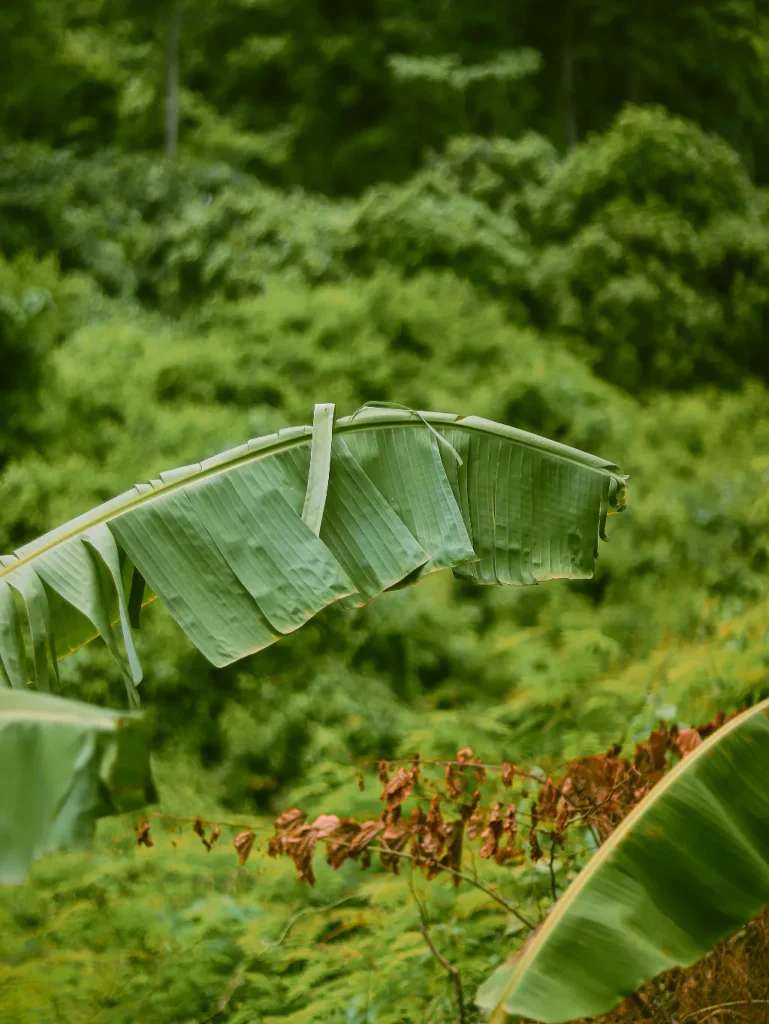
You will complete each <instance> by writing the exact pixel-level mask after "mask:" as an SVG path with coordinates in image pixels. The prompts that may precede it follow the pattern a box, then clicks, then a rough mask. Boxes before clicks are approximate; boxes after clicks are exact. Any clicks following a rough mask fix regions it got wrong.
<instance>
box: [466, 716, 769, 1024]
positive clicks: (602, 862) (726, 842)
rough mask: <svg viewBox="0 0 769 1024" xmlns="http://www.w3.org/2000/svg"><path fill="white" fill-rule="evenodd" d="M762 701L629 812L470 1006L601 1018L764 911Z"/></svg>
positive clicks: (768, 726)
mask: <svg viewBox="0 0 769 1024" xmlns="http://www.w3.org/2000/svg"><path fill="white" fill-rule="evenodd" d="M767 780H769V700H765V701H763V702H762V703H760V704H758V705H757V706H756V707H755V708H753V709H751V710H750V711H746V712H744V713H743V714H741V715H740V716H738V717H737V718H734V719H732V721H731V722H729V723H728V724H727V725H725V726H723V727H722V728H721V729H719V730H718V731H717V732H716V733H714V734H713V735H712V736H711V737H709V738H708V739H707V740H706V741H705V742H704V743H703V744H702V745H701V746H699V747H698V748H697V749H696V750H695V751H694V752H693V753H691V754H689V756H688V757H686V758H684V760H683V761H681V762H680V763H679V764H678V765H677V766H676V767H675V768H674V769H673V770H672V771H671V772H670V773H669V774H668V775H667V776H666V777H665V778H664V779H663V780H662V781H661V782H660V783H659V784H658V785H657V786H655V787H654V789H653V790H651V792H650V793H649V794H648V795H647V796H646V797H645V798H644V799H643V800H642V801H641V802H640V803H639V804H638V806H637V807H636V808H635V809H634V810H633V811H632V812H631V814H629V815H628V817H627V818H626V819H625V821H623V822H622V824H621V825H620V826H619V827H618V828H617V830H616V831H615V832H614V833H613V834H612V835H611V837H610V838H609V839H608V840H607V841H606V843H605V844H604V845H603V846H602V847H601V849H600V850H599V851H598V853H596V854H595V856H594V857H593V859H592V860H591V861H590V862H589V863H588V864H587V866H586V867H585V869H584V870H583V871H582V872H581V874H580V875H579V876H578V877H577V878H576V879H575V881H574V882H573V883H572V885H571V886H570V887H569V889H567V891H566V893H565V894H564V895H563V896H562V897H561V899H560V900H559V901H558V903H556V905H555V907H554V909H553V910H552V911H551V913H550V915H549V916H548V918H547V919H546V921H545V922H544V924H543V926H542V928H541V929H540V930H539V932H538V933H537V934H535V935H534V936H533V937H532V939H531V940H530V941H529V943H528V944H527V945H526V946H524V948H523V949H522V950H521V951H520V953H519V954H518V955H517V956H515V957H513V959H512V960H511V961H509V962H507V963H505V964H503V965H502V966H500V967H499V968H497V970H496V971H495V973H494V974H492V976H491V977H490V978H489V980H488V981H487V982H486V983H485V984H484V986H483V987H482V988H481V990H480V992H479V994H478V997H477V1001H478V1003H479V1005H481V1006H482V1007H483V1008H485V1009H487V1010H492V1011H495V1013H494V1017H493V1019H494V1020H500V1021H501V1020H504V1019H505V1018H506V1015H507V1014H520V1015H522V1016H525V1017H531V1018H534V1019H535V1020H538V1021H545V1022H547V1024H556V1022H560V1021H567V1020H571V1019H573V1018H575V1017H583V1016H593V1015H596V1014H600V1013H604V1012H606V1011H607V1010H610V1009H611V1008H612V1007H613V1006H614V1005H615V1004H616V1003H618V1002H619V1001H620V1000H621V999H622V998H623V997H625V996H627V995H629V994H630V993H632V992H634V991H635V990H636V989H637V988H638V987H639V985H641V983H642V982H644V981H646V980H647V979H648V978H651V977H653V976H654V975H655V974H658V973H659V972H660V971H664V970H666V969H667V968H670V967H674V966H685V965H687V964H691V963H694V961H695V960H698V959H699V958H700V957H701V956H703V955H704V954H705V953H706V952H707V951H708V950H709V949H710V948H711V947H712V946H713V945H714V944H715V943H716V942H717V941H718V940H719V939H721V938H723V937H724V936H726V935H728V934H729V933H730V932H731V931H734V929H736V928H737V927H739V925H741V924H742V923H743V922H745V921H747V920H748V919H749V918H750V917H752V916H753V915H754V914H756V913H757V912H758V911H759V910H760V909H761V908H762V907H764V906H766V905H767V904H769V786H768V785H767Z"/></svg>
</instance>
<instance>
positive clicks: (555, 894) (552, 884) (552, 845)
mask: <svg viewBox="0 0 769 1024" xmlns="http://www.w3.org/2000/svg"><path fill="white" fill-rule="evenodd" d="M555 846H556V836H555V833H553V837H552V839H551V840H550V859H549V860H548V862H547V870H548V871H549V872H550V895H551V896H552V897H553V903H555V901H556V900H557V899H558V889H557V887H556V884H555V867H554V863H555Z"/></svg>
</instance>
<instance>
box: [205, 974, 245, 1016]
mask: <svg viewBox="0 0 769 1024" xmlns="http://www.w3.org/2000/svg"><path fill="white" fill-rule="evenodd" d="M245 980H246V971H245V968H244V967H243V965H242V964H241V965H240V966H239V967H238V969H237V970H236V971H235V972H234V973H233V974H232V975H231V977H230V979H229V981H228V982H227V984H226V986H225V988H224V991H223V992H222V994H221V995H220V996H219V998H218V1000H217V1001H216V1009H215V1010H214V1012H213V1013H212V1014H211V1015H210V1017H204V1018H203V1020H201V1021H199V1022H198V1024H212V1022H213V1021H215V1020H216V1018H217V1017H219V1016H221V1014H223V1013H224V1011H225V1010H226V1009H227V1007H228V1006H229V1004H230V1002H231V1000H232V997H233V996H234V995H235V993H236V992H237V991H238V989H239V988H240V987H241V985H242V984H243V982H244V981H245Z"/></svg>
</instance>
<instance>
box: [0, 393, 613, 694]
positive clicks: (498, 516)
mask: <svg viewBox="0 0 769 1024" xmlns="http://www.w3.org/2000/svg"><path fill="white" fill-rule="evenodd" d="M439 441H440V443H439ZM623 480H624V478H623V477H622V476H621V474H620V473H619V471H618V469H617V467H616V466H615V465H613V464H612V463H609V462H606V461H605V460H603V459H600V458H598V457H596V456H593V455H588V454H586V453H584V452H580V451H577V450H576V449H573V448H568V447H566V446H565V445H560V444H557V443H556V442H553V441H548V440H547V439H545V438H541V437H537V436H535V435H533V434H527V433H526V432H524V431H520V430H516V429H514V428H512V427H506V426H503V425H501V424H498V423H493V422H491V421H489V420H482V419H478V418H477V417H465V418H460V417H457V416H454V415H451V414H447V413H419V414H416V413H413V412H410V411H408V410H406V411H403V410H395V409H372V408H365V409H363V410H360V411H359V412H358V413H356V414H355V415H354V416H352V417H348V418H346V419H342V420H339V421H338V422H337V423H336V424H334V422H333V406H319V407H317V409H316V413H315V419H314V425H313V427H304V426H302V427H290V428H288V429H285V430H281V431H279V432H278V433H277V434H273V435H270V436H268V437H263V438H258V439H256V440H253V441H249V442H247V443H246V444H244V445H241V446H240V447H239V448H236V449H233V450H231V451H228V452H223V453H222V454H220V455H217V456H215V457H214V458H212V459H207V460H206V461H204V462H202V463H200V464H196V465H192V466H184V467H181V468H180V469H176V470H171V471H169V472H167V473H161V475H160V479H159V480H153V481H151V482H150V483H148V484H138V485H137V486H136V487H134V488H133V489H132V490H130V491H128V492H126V493H125V494H122V495H120V496H119V497H117V498H113V499H112V500H111V501H109V502H107V503H105V504H104V505H100V506H99V507H97V508H95V509H93V510H91V511H90V512H87V513H85V514H84V515H82V516H79V517H77V518H76V519H74V520H72V521H71V522H69V523H67V524H65V525H64V526H61V527H59V528H58V529H56V530H53V531H52V532H51V533H49V534H46V535H45V536H43V537H41V538H39V539H38V540H36V541H34V542H32V543H31V544H28V545H26V546H25V547H23V548H20V549H19V550H18V551H16V552H15V553H14V554H13V555H11V556H6V557H5V558H4V559H3V566H2V568H0V682H4V683H6V684H10V685H11V686H17V687H18V686H22V685H25V684H26V683H27V682H32V683H34V684H35V685H37V686H46V685H48V683H49V680H50V679H52V678H54V677H55V672H54V669H55V664H56V654H58V656H59V657H61V656H63V655H64V654H66V653H67V652H68V651H70V650H73V649H74V648H76V647H77V646H79V645H81V644H82V643H83V642H85V641H86V640H88V639H89V638H91V637H92V636H94V635H95V634H98V635H101V636H102V638H103V639H104V640H105V642H106V644H107V645H108V647H109V648H110V650H111V651H112V652H113V654H114V655H115V657H116V658H117V660H118V661H119V663H120V664H121V666H122V668H123V672H124V675H125V678H126V682H127V687H128V691H129V696H133V693H134V690H133V688H134V686H135V684H136V683H138V681H139V680H140V678H141V670H140V668H139V665H138V659H137V657H136V652H135V649H134V645H133V640H132V636H131V626H130V624H129V619H130V618H131V615H130V614H129V610H128V607H127V605H128V601H127V599H126V592H127V591H128V590H131V592H132V593H133V594H134V595H136V594H138V593H141V590H140V589H137V587H136V582H137V580H136V574H137V573H138V574H139V575H140V577H141V578H143V580H144V581H146V584H147V586H148V588H149V590H150V591H151V592H152V594H154V595H155V596H156V597H157V598H158V599H159V600H160V601H161V602H162V603H163V604H164V605H165V606H166V607H167V608H168V610H169V612H170V613H171V615H172V616H173V617H174V619H175V620H176V621H177V623H178V624H179V625H180V626H181V628H182V629H183V630H184V632H185V633H186V634H187V636H188V637H189V639H190V640H191V641H192V643H193V644H194V645H195V646H196V647H197V648H198V649H199V650H200V651H201V652H202V653H203V654H204V655H205V656H206V657H207V658H208V659H209V660H210V661H211V662H212V663H213V664H214V665H226V664H229V663H230V662H232V661H235V660H237V659H238V658H242V657H244V656H245V655H247V654H250V653H253V652H255V651H258V650H261V649H262V648H264V647H266V646H268V645H269V644H271V643H273V642H274V641H275V640H277V639H279V638H280V637H281V636H283V635H285V634H287V633H290V632H292V631H293V630H295V629H298V628H299V627H300V626H302V625H303V624H304V623H305V622H307V621H308V620H309V619H310V618H312V617H313V616H314V615H316V614H317V613H318V612H319V611H320V610H321V609H323V608H325V607H326V606H327V605H329V604H332V603H333V602H336V601H340V600H343V601H345V602H353V603H356V604H363V603H365V602H367V601H369V600H371V598H373V597H374V596H376V595H377V594H379V593H381V592H382V591H383V590H386V589H388V588H390V587H393V586H396V585H398V584H400V583H402V582H404V581H406V582H411V581H413V580H415V579H417V578H418V577H419V576H420V575H422V574H424V573H425V572H430V571H433V570H436V569H441V568H452V569H453V570H454V572H455V573H456V574H457V575H458V576H462V577H466V578H469V579H473V580H475V581H477V582H479V583H505V584H526V583H535V582H540V581H544V580H549V579H555V578H559V577H562V578H571V579H584V578H587V577H589V576H591V575H592V573H593V568H594V560H595V557H596V555H597V547H598V537H599V534H600V533H601V532H602V524H603V521H604V519H605V515H606V511H607V509H608V507H609V506H610V505H611V506H613V507H621V500H622V498H621V495H622V493H623V489H624V488H623ZM139 582H140V581H139Z"/></svg>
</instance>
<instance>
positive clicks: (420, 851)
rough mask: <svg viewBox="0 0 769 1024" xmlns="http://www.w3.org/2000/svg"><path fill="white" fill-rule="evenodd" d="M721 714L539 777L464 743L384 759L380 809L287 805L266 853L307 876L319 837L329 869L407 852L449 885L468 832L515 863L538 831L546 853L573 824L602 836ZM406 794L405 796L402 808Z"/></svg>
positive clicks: (487, 850) (484, 852)
mask: <svg viewBox="0 0 769 1024" xmlns="http://www.w3.org/2000/svg"><path fill="white" fill-rule="evenodd" d="M724 720H725V718H724V716H723V715H721V716H719V717H718V718H717V719H714V720H713V721H712V722H708V723H707V724H706V725H704V726H701V727H699V728H696V729H682V730H679V729H678V728H677V727H676V726H672V727H668V726H666V725H661V726H660V727H659V728H658V729H655V730H654V731H653V732H652V733H651V734H650V735H649V737H648V738H647V739H646V740H644V741H643V742H642V743H639V744H638V745H637V747H636V749H635V751H634V752H633V754H632V756H630V757H623V756H621V755H620V751H619V748H618V747H612V748H611V749H610V750H608V751H607V752H606V753H605V754H601V755H594V756H591V757H583V758H576V759H575V760H573V761H570V762H569V763H568V764H566V765H564V766H562V768H561V769H560V770H559V771H557V772H554V773H553V774H552V775H549V776H546V777H540V776H539V775H533V774H531V773H528V772H526V771H523V770H522V769H520V768H519V767H516V766H515V765H514V764H513V763H512V762H510V761H503V762H502V763H501V764H499V765H486V764H483V763H482V762H481V761H480V759H479V758H478V757H476V755H475V752H474V751H473V750H472V749H471V748H470V747H463V748H462V749H461V750H459V751H457V754H456V757H455V758H454V759H453V760H451V761H426V760H423V759H421V758H420V757H419V756H418V755H417V756H415V757H413V758H410V759H409V760H408V761H406V762H405V763H401V762H393V761H384V760H382V761H379V762H378V763H377V774H378V777H379V781H380V783H381V785H382V791H381V794H380V800H381V803H382V804H383V809H382V811H381V813H380V814H379V816H378V817H371V818H370V819H366V820H362V821H359V820H357V819H355V818H352V817H349V816H342V815H337V814H322V815H320V816H319V817H317V818H316V819H315V820H314V821H312V822H308V821H307V820H306V815H305V814H304V812H303V811H301V810H299V809H298V808H291V809H289V810H287V811H284V812H283V813H282V814H281V815H279V816H278V818H277V819H276V820H275V835H274V836H273V838H272V840H271V841H270V845H269V853H270V855H271V856H273V857H278V856H281V855H283V856H287V857H290V858H291V860H292V861H293V862H294V865H295V867H296V871H297V874H298V876H299V878H300V879H301V880H303V881H306V882H309V883H310V884H311V885H312V884H313V883H314V881H315V873H314V871H313V863H312V862H313V856H314V854H315V850H316V846H317V844H318V843H319V842H322V843H323V844H324V846H325V854H326V861H327V862H328V864H330V865H331V867H333V868H335V869H337V868H339V867H341V866H342V864H344V862H345V861H346V860H357V861H359V862H360V863H361V864H362V865H363V866H364V867H368V866H369V864H370V863H371V858H372V855H373V854H377V855H378V857H379V863H380V865H381V867H382V868H384V869H385V870H387V871H392V872H393V873H395V874H397V873H398V870H399V868H400V864H401V861H402V860H403V859H404V858H405V859H408V860H410V861H411V862H412V863H413V864H414V865H415V866H416V867H418V868H420V869H421V870H422V871H423V873H424V874H425V876H426V877H427V878H428V879H431V878H435V877H436V875H438V874H440V873H441V872H442V871H448V872H449V873H450V874H451V875H452V877H453V880H454V883H455V884H458V883H459V881H460V869H461V864H462V851H463V847H464V845H465V843H466V842H467V841H469V842H479V846H478V849H477V852H478V855H479V857H480V858H481V859H484V860H493V861H494V862H495V863H496V864H506V863H514V864H515V863H521V862H522V861H524V860H525V859H526V858H527V857H528V858H529V859H530V860H531V861H532V862H536V861H539V860H540V859H542V857H543V856H544V853H543V842H544V841H545V840H546V842H547V846H546V849H547V850H549V851H551V860H552V856H553V855H554V851H555V849H556V848H557V847H559V846H562V845H563V843H564V836H565V833H566V832H567V830H568V829H569V828H570V827H572V826H579V827H582V828H589V829H590V830H591V831H592V833H593V835H594V837H595V839H596V841H598V842H603V841H604V840H605V839H606V838H607V837H608V836H609V835H610V834H611V833H612V832H613V830H614V829H615V828H616V826H617V825H618V824H619V822H620V821H621V820H622V819H623V818H624V817H625V815H626V814H627V813H628V811H630V810H631V808H632V807H634V806H635V804H636V803H638V801H639V800H640V799H641V798H642V797H643V796H644V795H645V794H646V793H647V792H648V791H649V790H650V789H651V788H652V786H654V785H655V784H656V783H657V782H658V781H659V780H660V778H661V777H662V776H663V775H664V774H665V772H666V771H667V770H668V769H669V768H670V767H671V766H672V764H673V763H675V761H676V760H678V759H680V758H681V757H684V756H686V754H688V753H690V752H691V751H692V750H694V749H695V748H696V747H697V746H698V745H699V744H700V743H701V742H702V739H703V737H705V736H707V735H709V734H710V733H711V732H713V731H714V729H716V728H717V727H718V726H719V725H721V724H722V723H723V721H724ZM431 769H435V770H433V771H431ZM437 769H442V773H441V775H442V777H441V775H439V774H438V771H437ZM486 783H494V786H495V789H496V792H495V798H494V799H492V800H491V801H490V802H489V803H488V804H485V803H484V802H483V800H482V791H483V788H484V784H486ZM500 786H501V787H502V793H500ZM516 787H518V788H517V789H516ZM504 791H512V792H508V793H504ZM500 795H503V796H504V799H500V798H499V797H500ZM512 797H515V799H511V798H512ZM407 801H411V802H412V806H411V807H410V808H409V809H408V810H407V809H406V806H405V805H406V803H407Z"/></svg>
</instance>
